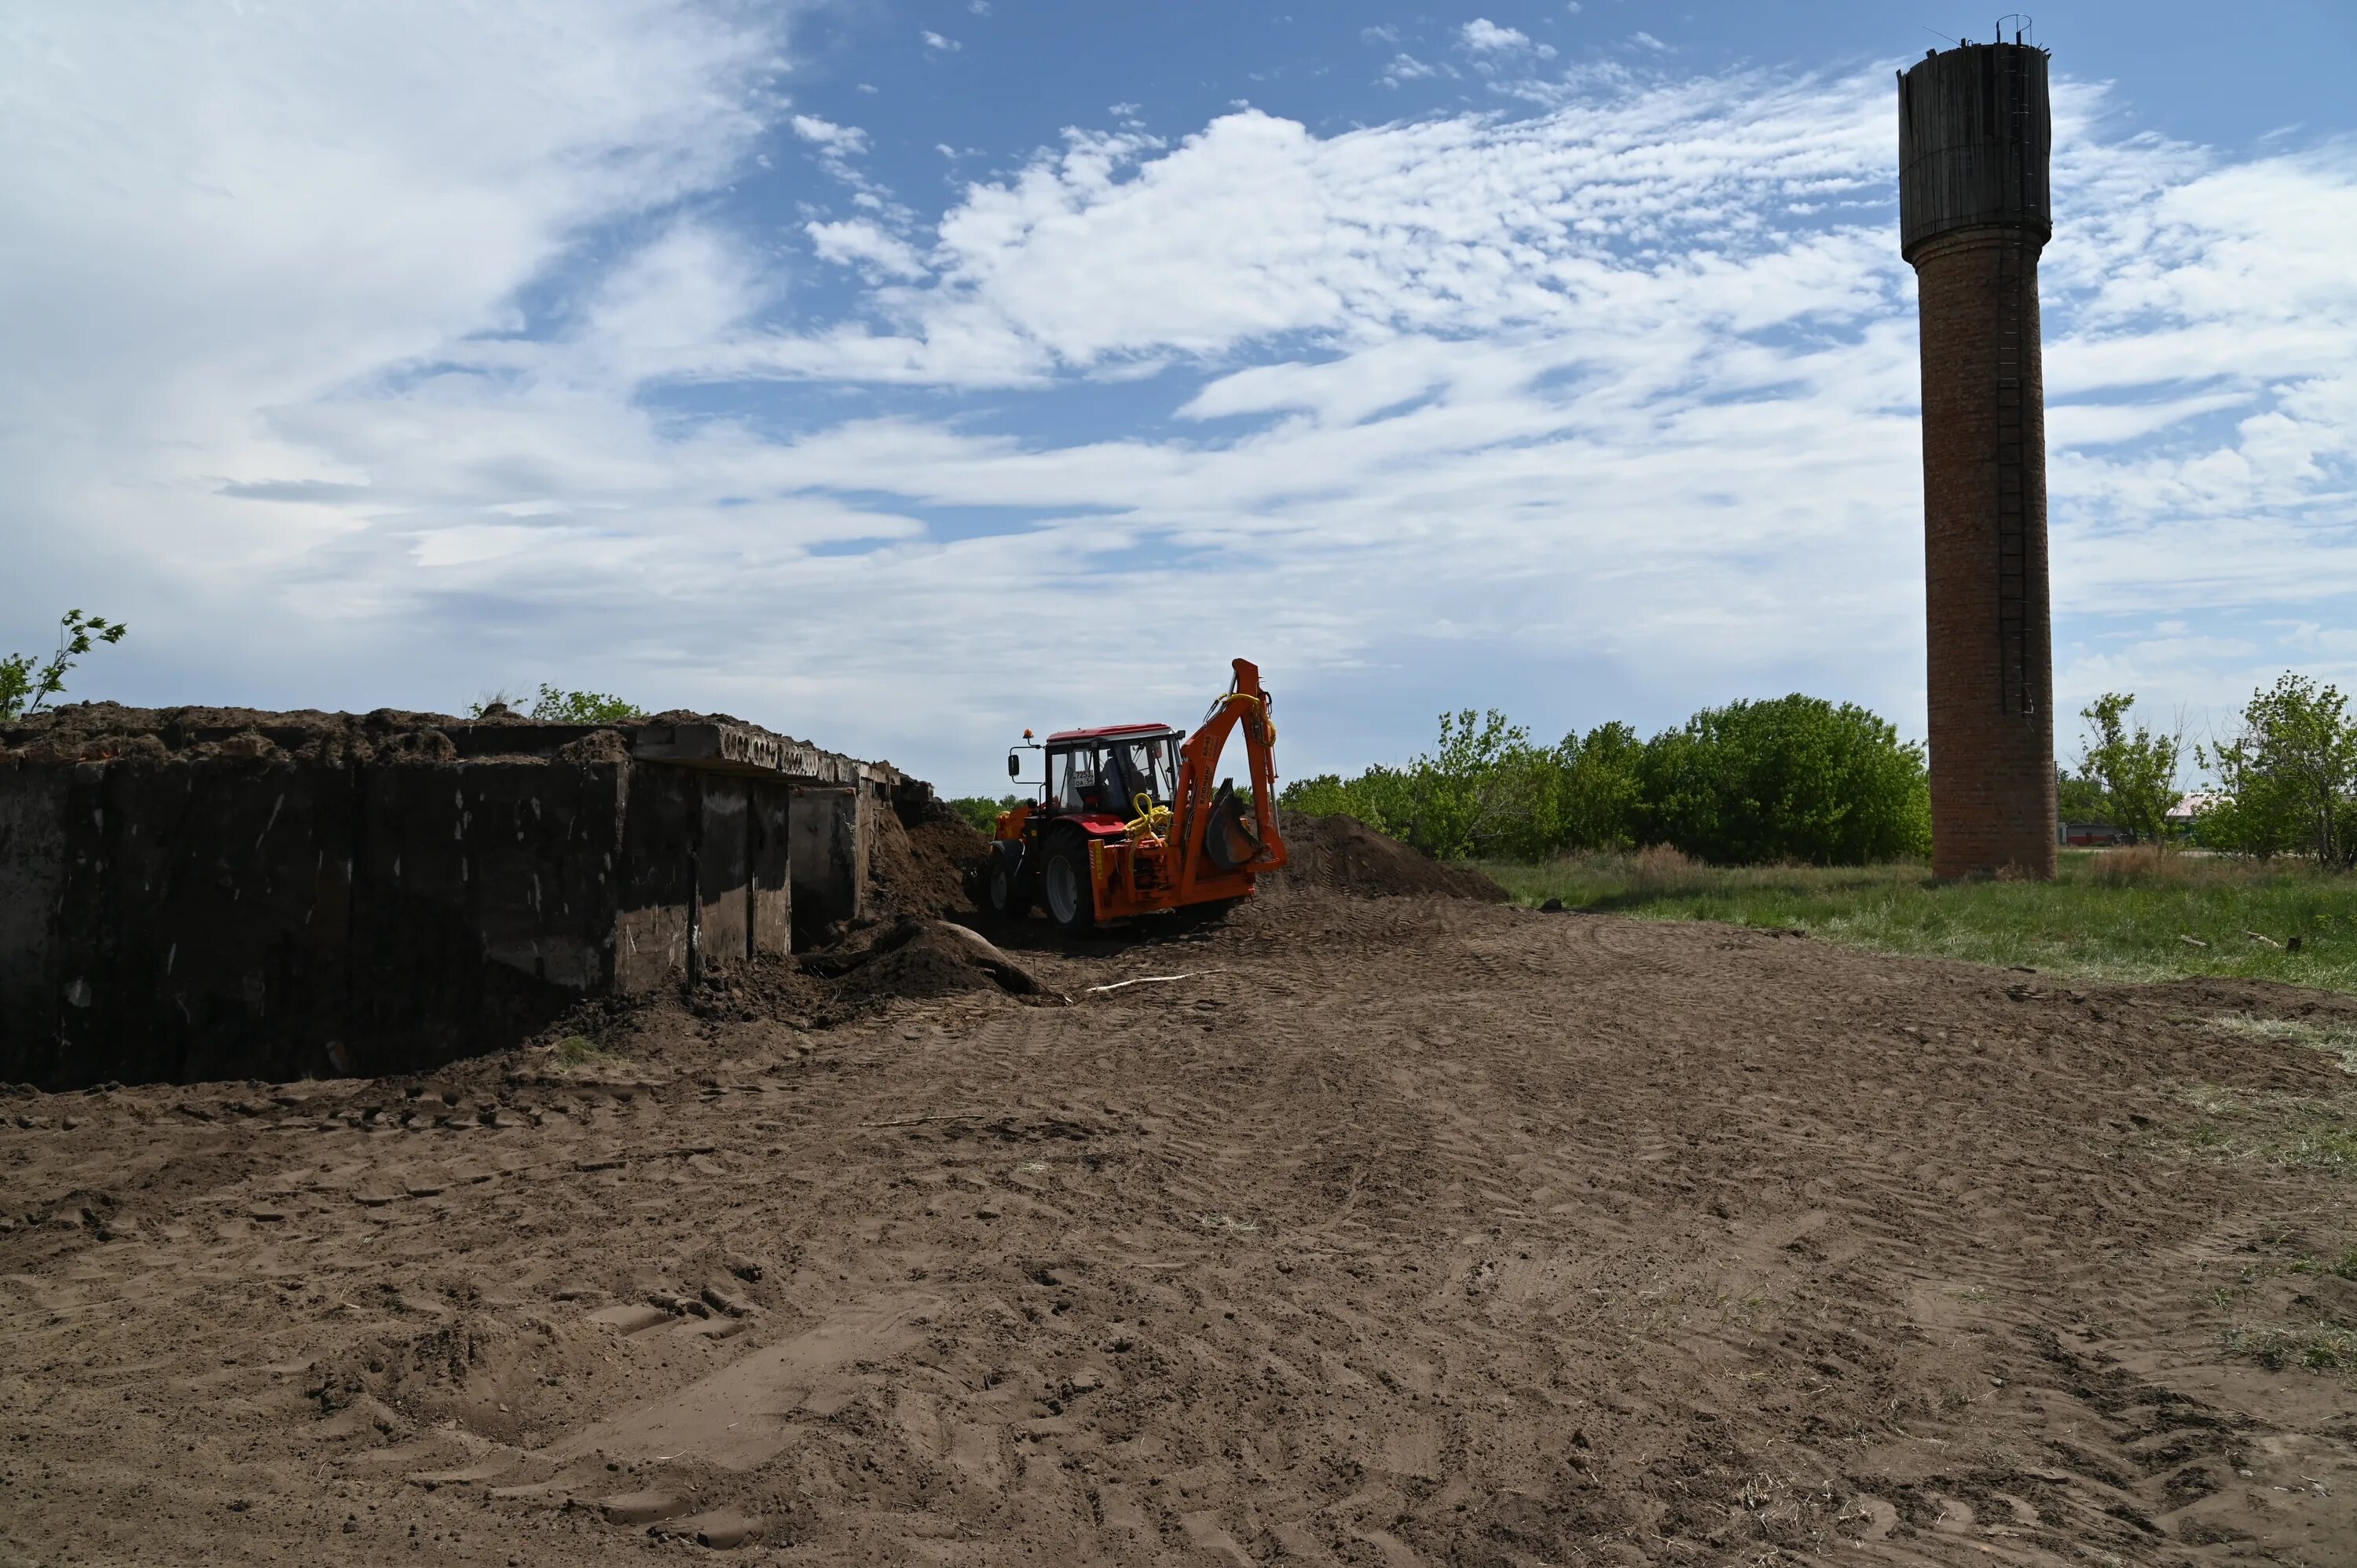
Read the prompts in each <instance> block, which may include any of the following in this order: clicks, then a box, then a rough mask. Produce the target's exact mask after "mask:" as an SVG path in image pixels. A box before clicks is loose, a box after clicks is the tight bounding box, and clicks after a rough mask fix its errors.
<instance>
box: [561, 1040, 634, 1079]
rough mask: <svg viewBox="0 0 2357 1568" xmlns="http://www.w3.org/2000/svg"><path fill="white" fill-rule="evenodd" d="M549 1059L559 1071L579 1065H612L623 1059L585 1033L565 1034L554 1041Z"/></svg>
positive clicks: (578, 1066)
mask: <svg viewBox="0 0 2357 1568" xmlns="http://www.w3.org/2000/svg"><path fill="white" fill-rule="evenodd" d="M549 1059H550V1061H551V1063H552V1064H553V1065H554V1066H555V1068H556V1069H558V1070H559V1071H564V1070H565V1069H571V1068H580V1067H612V1066H615V1065H617V1064H619V1062H621V1061H622V1060H623V1058H620V1057H618V1056H616V1055H615V1054H614V1053H613V1052H611V1051H609V1050H608V1049H606V1047H603V1046H601V1045H599V1044H598V1043H597V1041H595V1040H593V1039H591V1038H590V1037H589V1036H587V1035H567V1036H565V1038H563V1039H561V1040H559V1041H557V1042H556V1044H555V1046H554V1047H552V1048H551V1050H550V1052H549Z"/></svg>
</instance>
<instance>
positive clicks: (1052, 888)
mask: <svg viewBox="0 0 2357 1568" xmlns="http://www.w3.org/2000/svg"><path fill="white" fill-rule="evenodd" d="M1039 901H1040V902H1041V903H1042V904H1044V905H1046V906H1047V909H1048V918H1049V919H1050V920H1053V921H1054V922H1055V923H1056V929H1058V930H1060V931H1062V932H1063V933H1064V934H1065V935H1067V936H1078V935H1080V934H1081V933H1082V932H1083V931H1086V930H1088V929H1090V928H1091V927H1092V926H1094V925H1095V924H1096V923H1097V904H1096V888H1095V885H1094V883H1093V882H1092V880H1091V878H1090V876H1089V841H1088V840H1087V839H1085V838H1083V837H1082V836H1081V835H1080V834H1079V833H1076V832H1060V833H1058V834H1056V835H1055V836H1054V837H1053V838H1051V839H1049V841H1048V851H1047V854H1045V855H1044V856H1042V857H1041V859H1040V862H1039Z"/></svg>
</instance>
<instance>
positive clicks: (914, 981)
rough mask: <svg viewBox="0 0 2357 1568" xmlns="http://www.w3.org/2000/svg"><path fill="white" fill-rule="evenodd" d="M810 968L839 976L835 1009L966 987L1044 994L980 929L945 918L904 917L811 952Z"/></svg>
mask: <svg viewBox="0 0 2357 1568" xmlns="http://www.w3.org/2000/svg"><path fill="white" fill-rule="evenodd" d="M802 967H803V969H804V970H805V971H807V972H810V973H813V974H817V975H823V976H824V977H826V978H827V979H830V980H834V981H837V982H839V985H838V987H837V991H836V994H835V1005H836V1009H837V1010H838V1011H841V1010H859V1009H862V1008H864V1007H866V1006H872V1005H875V1004H879V1003H883V1002H888V1001H891V1000H894V999H896V998H900V997H910V998H914V997H928V996H954V995H956V994H958V993H960V992H965V991H993V990H996V991H1005V992H1008V993H1013V994H1015V995H1017V996H1039V995H1043V994H1047V993H1048V991H1047V987H1045V986H1043V985H1041V984H1040V983H1039V981H1038V980H1037V979H1035V978H1033V976H1032V974H1031V972H1029V971H1028V970H1027V969H1025V968H1024V967H1023V966H1022V965H1021V964H1018V963H1017V962H1016V961H1014V960H1013V959H1011V958H1009V957H1007V956H1006V954H1005V953H1003V952H1001V951H999V950H998V949H997V948H996V947H994V946H992V945H991V943H990V942H989V941H988V940H986V939H985V938H984V937H983V936H982V935H981V934H980V933H978V932H975V931H970V930H968V929H966V928H964V927H963V926H953V925H951V924H950V923H949V922H948V921H946V920H928V919H920V918H916V917H914V916H910V917H908V918H903V919H902V920H901V921H900V922H899V924H898V925H896V926H893V927H892V928H890V929H888V930H886V931H885V932H884V933H883V934H882V935H880V936H878V937H877V939H876V940H875V941H873V942H871V943H869V944H868V945H866V946H865V947H861V948H848V949H845V950H841V951H837V952H830V953H814V954H813V955H811V956H810V957H809V958H806V959H804V960H803V961H802Z"/></svg>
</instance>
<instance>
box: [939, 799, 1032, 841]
mask: <svg viewBox="0 0 2357 1568" xmlns="http://www.w3.org/2000/svg"><path fill="white" fill-rule="evenodd" d="M1025 799H1026V797H1024V796H1021V795H1002V796H1000V797H999V798H998V799H997V800H992V799H991V798H990V797H989V796H987V795H961V796H959V797H958V798H956V799H955V800H951V801H950V802H949V808H950V810H951V811H955V812H956V813H957V814H958V815H959V816H961V817H963V818H964V819H965V820H966V822H968V823H969V824H970V825H971V826H972V827H973V829H974V832H978V833H982V834H984V835H985V836H987V835H989V834H990V833H993V832H996V831H997V829H998V813H999V812H1001V811H1013V810H1014V809H1015V808H1016V807H1017V806H1019V805H1021V804H1023V802H1024V800H1025Z"/></svg>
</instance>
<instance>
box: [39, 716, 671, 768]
mask: <svg viewBox="0 0 2357 1568" xmlns="http://www.w3.org/2000/svg"><path fill="white" fill-rule="evenodd" d="M503 729H510V730H512V731H513V732H514V745H513V750H514V753H515V755H518V756H529V757H543V756H546V755H548V754H549V750H550V745H551V741H552V738H553V737H552V736H551V731H552V729H554V730H556V731H557V732H558V734H559V735H560V736H576V737H577V738H575V739H572V740H571V741H570V742H569V744H565V745H564V746H563V749H561V750H559V751H557V752H556V755H557V756H558V757H560V758H561V759H563V760H565V761H570V762H584V761H611V760H616V759H619V758H620V757H628V756H629V755H630V741H629V738H628V737H627V736H625V735H624V734H623V733H622V730H621V728H620V727H619V726H612V725H600V726H595V727H591V726H586V725H563V726H552V725H545V724H542V723H539V722H537V721H535V720H531V719H526V718H522V717H521V716H519V715H516V714H502V713H492V714H485V715H484V716H483V717H481V718H479V719H468V718H458V717H456V716H454V715H452V714H423V713H410V712H407V711H405V710H403V709H399V708H378V709H376V710H374V711H373V712H371V713H365V714H330V713H322V712H320V711H319V710H317V709H316V708H296V709H291V710H288V711H285V712H277V711H272V710H266V709H261V708H213V707H182V708H133V707H126V706H124V704H123V703H68V704H66V705H65V706H64V707H61V708H55V709H52V710H50V711H49V712H47V713H43V714H35V715H34V716H33V717H31V718H29V719H23V720H19V721H18V722H16V723H15V724H13V725H8V726H7V727H6V728H5V729H0V754H5V755H7V756H9V757H13V758H15V759H18V760H22V761H27V762H104V761H117V760H123V761H151V762H163V761H190V760H205V759H210V758H213V757H245V758H253V759H257V760H263V761H287V762H315V763H327V764H328V765H330V766H342V765H345V764H350V763H365V762H453V761H456V760H457V757H458V755H459V752H458V746H457V743H456V742H454V741H453V740H452V739H451V736H452V734H453V733H454V732H455V733H463V734H465V735H467V736H469V737H470V743H471V744H470V745H469V747H468V749H469V750H470V751H471V752H473V753H476V754H478V759H479V760H482V759H488V758H489V757H498V756H500V755H504V754H505V748H504V747H502V746H500V745H499V744H497V739H496V737H497V736H499V734H500V731H501V730H503ZM486 736H490V737H493V744H491V745H490V746H486V745H485V744H484V739H485V737H486Z"/></svg>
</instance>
